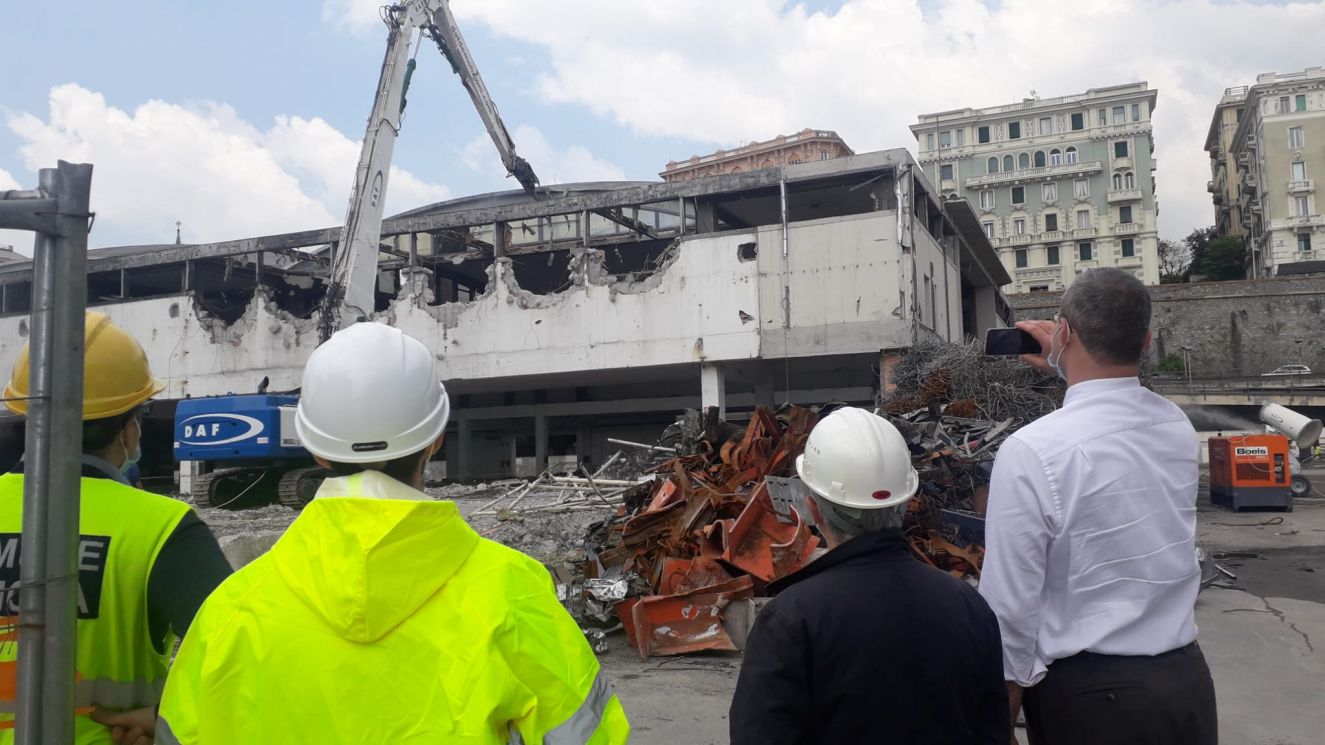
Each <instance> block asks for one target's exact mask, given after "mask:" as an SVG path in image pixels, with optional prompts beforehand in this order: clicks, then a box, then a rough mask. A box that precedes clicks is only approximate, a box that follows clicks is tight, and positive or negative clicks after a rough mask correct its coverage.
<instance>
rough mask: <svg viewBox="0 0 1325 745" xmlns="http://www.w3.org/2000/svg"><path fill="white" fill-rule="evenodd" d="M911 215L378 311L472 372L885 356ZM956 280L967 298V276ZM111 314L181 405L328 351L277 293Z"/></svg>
mask: <svg viewBox="0 0 1325 745" xmlns="http://www.w3.org/2000/svg"><path fill="white" fill-rule="evenodd" d="M896 224H897V219H896V214H895V213H894V212H871V213H866V214H861V215H856V216H850V217H834V218H824V219H819V220H810V221H804V222H798V223H792V224H791V225H790V232H789V247H790V262H789V263H787V264H786V265H784V264H783V261H782V246H781V227H780V226H776V225H774V226H766V227H762V228H758V229H751V230H741V231H731V232H726V233H718V234H704V235H695V236H687V237H685V238H684V239H682V240H680V241H679V242H678V243H676V244H675V245H674V246H668V247H667V248H666V250H664V251H662V252H661V253H660V254H659V255H658V257H657V260H656V269H653V270H652V271H651V272H649V273H647V276H637V275H631V276H634V277H636V278H632V279H620V278H618V277H617V276H615V275H613V274H611V273H609V272H607V271H605V270H604V263H603V257H602V254H601V251H600V250H598V249H584V248H577V249H574V250H573V251H572V252H571V253H570V254H569V257H570V258H569V261H568V262H567V273H568V274H569V279H570V284H569V286H568V288H567V289H565V290H564V291H561V292H552V293H548V294H535V293H532V292H529V291H527V290H525V289H524V288H521V287H520V285H519V283H518V281H517V280H516V276H515V272H514V271H513V269H512V265H511V261H510V260H509V259H498V260H497V261H495V262H493V263H492V264H491V265H490V266H489V268H488V282H487V289H486V290H485V291H484V292H483V293H482V294H481V295H478V296H477V297H475V298H474V299H473V300H471V301H468V302H454V303H443V304H441V305H435V306H429V305H428V304H427V300H428V297H427V296H428V292H427V287H428V283H427V282H422V281H420V282H406V283H405V287H407V288H409V289H406V290H405V292H404V294H403V295H402V296H401V297H400V298H398V299H396V300H395V301H394V302H393V303H392V304H391V305H390V307H389V308H388V309H387V311H386V312H384V313H383V314H381V315H380V316H379V318H380V319H381V320H383V321H386V322H388V323H391V324H393V325H395V326H397V327H398V328H400V329H402V330H403V331H405V332H406V333H408V334H410V335H412V336H414V337H416V338H418V339H420V340H422V341H423V342H424V343H425V344H427V345H428V346H429V347H430V348H431V349H432V350H433V351H434V352H435V353H436V354H437V355H438V359H439V360H440V362H441V371H442V375H443V376H444V377H445V378H446V379H448V380H457V381H458V380H484V379H511V378H520V377H536V376H543V375H550V374H559V373H561V374H564V373H571V374H573V373H580V372H584V371H591V370H613V369H625V368H632V367H651V366H664V365H670V366H675V365H684V364H687V363H696V362H701V361H738V360H748V359H754V358H757V357H759V356H761V355H762V356H764V357H772V358H777V357H781V356H782V355H783V354H784V352H785V353H788V354H790V355H792V356H820V355H835V354H856V353H862V352H877V351H878V350H880V349H885V348H889V347H896V346H904V345H906V344H907V343H909V339H910V322H909V319H908V309H907V308H906V307H905V306H904V305H903V301H904V298H905V297H907V296H908V295H909V293H904V292H903V290H904V289H906V288H903V287H902V283H903V282H904V281H905V280H903V279H902V277H904V276H906V275H905V273H904V272H903V271H902V268H903V267H902V264H903V261H904V259H905V258H906V257H905V254H903V253H902V252H901V250H900V248H899V246H898V242H897V240H896ZM918 236H919V232H918ZM917 243H918V250H919V251H920V256H919V260H920V261H921V262H922V264H923V265H924V267H925V269H924V271H925V272H928V271H929V269H928V265H929V262H930V261H931V260H932V261H933V263H934V264H935V266H936V268H937V269H936V276H940V280H939V281H938V282H935V283H934V287H938V288H942V281H941V273H942V269H941V267H943V266H944V263H943V256H942V253H941V251H940V250H939V248H938V246H937V244H935V243H934V242H933V241H932V240H918V241H917ZM784 282H785V283H786V286H787V287H789V289H790V292H789V298H790V305H789V311H790V313H789V315H788V316H784V312H783V311H784V309H783V299H784V291H783V288H784ZM948 289H949V290H950V291H951V293H952V294H959V291H958V283H957V282H956V281H951V282H950V283H949V288H948ZM937 297H938V298H939V300H938V301H937V302H938V303H939V304H938V306H937V307H939V308H940V309H943V310H945V312H944V313H943V314H942V315H944V316H945V318H944V319H942V320H943V322H942V323H939V324H938V327H939V328H946V326H947V325H948V324H947V320H946V316H947V314H948V312H951V311H948V310H946V309H947V308H950V305H949V306H945V305H944V304H943V303H942V296H941V295H939V296H937ZM99 310H103V311H105V312H106V313H108V314H109V315H110V316H111V318H112V319H114V320H115V321H116V322H118V323H120V324H122V325H123V326H124V327H125V328H127V329H128V330H129V331H130V332H131V333H133V334H134V335H135V336H136V337H137V338H138V339H139V340H140V341H141V342H142V343H143V345H144V347H145V348H146V350H147V355H148V358H149V359H150V360H151V362H152V366H153V368H154V370H155V371H156V373H157V375H158V376H160V377H161V378H163V379H164V380H166V382H167V384H168V386H169V387H168V388H167V390H166V391H165V392H164V394H163V397H166V398H183V397H186V396H204V395H217V394H225V393H246V392H252V391H253V390H254V389H255V388H256V386H257V384H258V381H259V380H261V379H262V377H263V376H268V377H270V379H271V382H270V389H271V390H273V391H279V390H288V389H292V388H295V387H297V386H298V385H299V379H300V375H301V371H302V367H303V364H304V362H305V361H306V360H307V358H308V355H309V354H310V353H311V352H312V350H313V348H314V347H315V346H316V345H317V330H316V329H317V319H316V317H314V318H312V319H299V318H296V317H294V316H291V315H290V314H288V313H286V312H284V311H282V310H280V309H279V308H277V307H276V306H275V304H274V303H272V302H270V301H269V299H268V298H267V297H266V296H265V295H259V296H257V297H255V298H254V299H253V300H252V301H251V302H250V303H249V304H248V306H247V307H246V308H245V310H244V313H243V315H242V316H240V317H239V319H238V320H236V321H234V322H232V323H228V324H227V323H224V322H222V321H221V320H219V319H216V318H213V317H211V316H209V315H208V314H207V313H205V312H204V311H202V310H200V309H199V308H197V307H196V304H195V303H194V302H193V300H192V298H191V297H190V296H188V295H177V296H169V297H160V298H153V299H148V300H140V301H130V302H125V303H118V304H112V305H106V306H101V307H99ZM957 312H958V313H959V312H960V311H959V310H958V311H957ZM784 320H789V321H790V328H788V329H785V339H786V344H785V345H784V343H783V340H784V329H783V323H784ZM26 325H27V319H26V318H25V317H21V316H11V317H7V318H3V319H0V366H4V368H3V369H8V366H9V365H12V364H13V360H14V359H15V357H17V354H18V350H19V348H20V347H21V345H22V344H23V342H24V341H25V340H26V336H27V334H26V330H25V329H26ZM953 325H954V327H957V328H959V327H960V323H959V322H954V324H953Z"/></svg>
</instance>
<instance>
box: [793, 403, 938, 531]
mask: <svg viewBox="0 0 1325 745" xmlns="http://www.w3.org/2000/svg"><path fill="white" fill-rule="evenodd" d="M796 473H797V474H798V475H799V476H800V477H801V481H804V482H805V485H806V486H808V487H810V489H812V490H814V492H815V493H817V494H818V495H820V496H822V497H823V498H824V499H827V500H828V501H829V502H832V503H833V504H836V505H841V506H843V507H851V508H854V509H859V510H873V509H879V508H882V507H894V506H896V505H899V504H902V503H904V502H906V500H908V499H910V498H911V497H912V496H913V495H914V494H915V493H916V490H917V489H918V488H920V477H919V476H918V475H917V474H916V469H915V468H913V467H912V466H911V451H910V450H909V449H908V448H907V447H906V440H905V439H903V438H902V433H900V432H898V431H897V428H896V427H894V426H893V425H892V424H891V423H890V422H888V421H887V420H886V419H884V418H882V417H879V416H875V415H874V414H871V413H870V412H868V411H865V410H864V409H857V408H853V407H843V408H841V409H838V410H836V411H834V412H833V413H831V414H829V415H828V416H826V417H824V418H823V419H822V420H820V421H819V423H818V424H816V425H815V426H814V429H813V430H811V432H810V436H809V438H808V439H807V440H806V442H805V453H804V454H803V455H801V456H799V457H797V458H796Z"/></svg>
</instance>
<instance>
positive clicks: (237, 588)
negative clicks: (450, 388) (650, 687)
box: [156, 323, 630, 745]
mask: <svg viewBox="0 0 1325 745" xmlns="http://www.w3.org/2000/svg"><path fill="white" fill-rule="evenodd" d="M449 409H450V406H449V403H448V399H447V396H446V390H445V388H444V387H443V386H442V384H441V383H440V382H439V378H438V374H437V370H436V364H435V357H434V356H433V354H432V353H431V352H429V351H428V349H427V348H426V347H424V345H423V344H422V343H420V342H419V341H417V340H415V339H412V338H410V337H409V336H407V335H405V334H404V333H402V332H400V331H399V330H397V329H393V328H391V327H389V326H385V325H382V324H377V323H360V324H356V325H354V326H351V327H349V328H347V329H345V330H343V331H341V332H339V333H337V334H336V335H334V336H333V337H332V338H331V339H329V340H328V341H327V342H326V343H325V344H323V345H322V346H321V347H319V348H318V349H317V350H315V351H314V353H313V355H312V356H311V357H310V359H309V361H308V366H307V367H306V368H305V371H304V380H303V390H302V394H301V397H300V401H299V408H298V412H297V415H296V428H297V431H298V434H299V438H300V440H301V441H302V443H303V445H304V447H306V448H307V449H308V450H309V451H310V452H311V453H313V455H314V456H315V457H316V458H317V459H318V461H319V463H321V464H322V465H323V466H324V467H326V468H328V469H330V470H331V471H333V472H334V473H335V474H336V477H335V478H329V479H327V480H326V481H325V482H323V484H322V486H321V487H320V488H319V490H318V493H317V497H316V499H314V500H313V502H312V503H311V504H309V505H308V506H307V507H305V508H304V511H303V513H302V514H300V516H299V518H298V519H297V520H295V522H294V524H293V525H291V526H290V528H289V530H288V531H286V533H285V535H284V536H282V537H281V539H280V540H279V541H278V542H277V543H276V545H275V546H274V547H273V548H272V549H271V551H269V552H268V553H267V554H265V555H263V556H262V557H260V558H258V559H257V560H256V561H254V562H253V563H252V564H249V565H248V566H246V567H244V568H243V569H241V570H240V571H238V572H236V573H235V574H234V575H233V576H232V577H231V578H230V579H229V580H227V581H226V582H225V583H224V584H222V585H221V587H220V588H218V589H217V591H216V592H215V593H214V594H213V595H212V596H211V597H210V598H209V599H208V600H207V602H206V603H205V604H204V605H203V608H202V610H201V611H200V612H199V614H198V617H197V619H196V620H195V621H194V625H193V627H192V629H191V630H190V632H189V634H188V636H187V637H185V639H184V643H183V645H182V646H181V648H180V651H179V655H178V657H177V658H176V660H175V666H174V668H173V670H172V672H171V675H170V677H169V679H168V680H167V682H166V691H165V695H164V700H163V702H162V705H161V711H160V718H159V720H158V722H157V727H156V742H157V743H165V744H166V745H175V744H177V743H183V744H185V745H195V744H196V745H213V744H215V745H220V744H222V743H225V744H227V745H228V744H229V743H241V742H244V743H259V742H271V743H277V742H279V743H330V742H346V743H350V742H353V743H376V742H380V743H425V742H426V743H494V744H496V743H503V744H505V743H515V742H522V743H529V744H530V745H533V744H534V743H545V744H547V745H560V744H562V743H567V744H569V743H576V744H577V745H578V744H584V743H595V744H602V745H614V744H616V743H623V742H625V741H626V738H627V737H628V736H629V734H630V725H629V723H628V722H627V721H626V717H625V713H624V711H623V710H622V708H621V703H620V701H618V699H617V698H616V696H614V695H613V694H612V692H611V689H610V687H609V686H608V684H607V681H606V679H605V678H604V676H603V673H602V671H601V670H600V669H599V666H598V660H597V659H596V658H595V656H594V654H593V652H592V650H591V649H590V647H589V645H588V642H587V641H586V640H585V638H584V634H583V633H582V632H581V631H580V629H579V627H578V625H577V624H576V623H575V621H574V620H573V619H572V618H571V617H570V615H569V614H567V613H566V611H565V610H564V609H563V608H562V607H561V605H560V603H559V602H558V601H557V597H556V594H555V591H554V588H553V584H552V580H551V577H550V576H549V574H548V572H547V570H546V569H545V568H544V567H543V566H542V565H541V564H539V563H538V562H537V561H535V560H533V559H531V558H529V557H528V556H525V555H524V554H521V553H519V552H517V551H514V550H512V549H509V548H506V547H504V546H502V545H500V544H497V543H495V542H492V541H489V540H486V539H484V538H481V537H479V536H478V534H477V533H475V532H474V530H473V529H472V528H470V527H469V525H467V524H466V523H465V521H464V520H463V519H462V518H461V517H460V514H459V511H458V510H457V509H456V506H455V505H454V504H453V503H451V502H447V501H435V500H433V499H432V498H431V497H429V496H428V495H426V494H424V493H423V491H422V486H423V468H424V465H425V464H426V463H427V461H428V459H429V458H430V457H431V456H432V455H433V454H434V453H436V452H437V450H438V449H439V448H440V447H441V444H442V437H443V431H444V429H445V427H446V422H447V418H448V416H449Z"/></svg>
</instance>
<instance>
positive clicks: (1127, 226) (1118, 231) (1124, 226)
mask: <svg viewBox="0 0 1325 745" xmlns="http://www.w3.org/2000/svg"><path fill="white" fill-rule="evenodd" d="M1139 232H1141V223H1139V222H1120V223H1118V224H1116V225H1114V226H1113V233H1114V235H1131V234H1132V233H1139Z"/></svg>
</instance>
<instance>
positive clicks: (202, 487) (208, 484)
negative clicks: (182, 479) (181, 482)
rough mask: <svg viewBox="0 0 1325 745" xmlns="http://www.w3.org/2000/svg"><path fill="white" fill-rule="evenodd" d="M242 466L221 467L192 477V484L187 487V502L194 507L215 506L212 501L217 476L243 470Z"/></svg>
mask: <svg viewBox="0 0 1325 745" xmlns="http://www.w3.org/2000/svg"><path fill="white" fill-rule="evenodd" d="M243 470H244V469H242V468H221V469H218V470H215V471H212V472H211V473H204V474H203V475H201V476H195V477H194V478H193V486H192V487H191V488H190V489H189V498H188V502H189V504H191V505H193V506H195V507H216V506H218V505H217V504H215V503H214V502H213V501H212V496H213V489H214V488H215V485H216V479H217V478H218V477H221V478H224V477H225V476H228V475H230V474H234V473H239V472H240V471H243Z"/></svg>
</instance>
